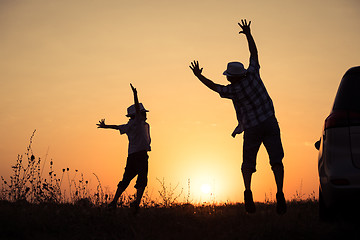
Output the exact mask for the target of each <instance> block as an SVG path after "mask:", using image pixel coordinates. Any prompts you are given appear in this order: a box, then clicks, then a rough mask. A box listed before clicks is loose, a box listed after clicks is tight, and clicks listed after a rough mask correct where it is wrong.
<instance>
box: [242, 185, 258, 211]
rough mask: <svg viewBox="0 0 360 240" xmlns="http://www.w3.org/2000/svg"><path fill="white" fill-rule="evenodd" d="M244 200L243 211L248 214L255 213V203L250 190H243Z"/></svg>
mask: <svg viewBox="0 0 360 240" xmlns="http://www.w3.org/2000/svg"><path fill="white" fill-rule="evenodd" d="M244 200H245V210H246V212H248V213H254V212H256V208H255V203H254V200H253V196H252V192H251V190H245V192H244Z"/></svg>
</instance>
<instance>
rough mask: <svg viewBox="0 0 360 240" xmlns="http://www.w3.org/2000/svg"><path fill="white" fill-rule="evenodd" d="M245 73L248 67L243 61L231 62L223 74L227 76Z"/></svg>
mask: <svg viewBox="0 0 360 240" xmlns="http://www.w3.org/2000/svg"><path fill="white" fill-rule="evenodd" d="M245 73H246V69H245V68H244V65H243V64H242V63H241V62H229V63H228V64H227V69H226V70H225V72H224V73H223V74H224V75H226V76H242V75H245Z"/></svg>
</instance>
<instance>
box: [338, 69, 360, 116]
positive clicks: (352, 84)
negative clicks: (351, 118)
mask: <svg viewBox="0 0 360 240" xmlns="http://www.w3.org/2000/svg"><path fill="white" fill-rule="evenodd" d="M359 92H360V66H358V67H353V68H350V69H349V70H348V71H347V72H346V73H345V75H344V76H343V78H342V80H341V82H340V86H339V89H338V92H337V94H336V97H335V101H334V105H333V111H334V110H352V111H359V112H360V94H359Z"/></svg>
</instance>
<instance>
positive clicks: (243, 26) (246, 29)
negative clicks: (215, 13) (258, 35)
mask: <svg viewBox="0 0 360 240" xmlns="http://www.w3.org/2000/svg"><path fill="white" fill-rule="evenodd" d="M238 24H239V26H240V27H241V29H242V31H240V32H239V34H241V33H243V34H245V35H248V34H250V24H251V21H249V24H247V22H246V19H242V20H241V23H238Z"/></svg>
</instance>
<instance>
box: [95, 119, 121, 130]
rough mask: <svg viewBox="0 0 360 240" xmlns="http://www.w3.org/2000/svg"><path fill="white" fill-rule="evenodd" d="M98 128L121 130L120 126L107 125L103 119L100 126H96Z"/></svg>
mask: <svg viewBox="0 0 360 240" xmlns="http://www.w3.org/2000/svg"><path fill="white" fill-rule="evenodd" d="M96 125H97V126H98V128H110V129H119V126H118V125H106V124H105V119H101V120H100V121H99V123H98V124H96Z"/></svg>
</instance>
